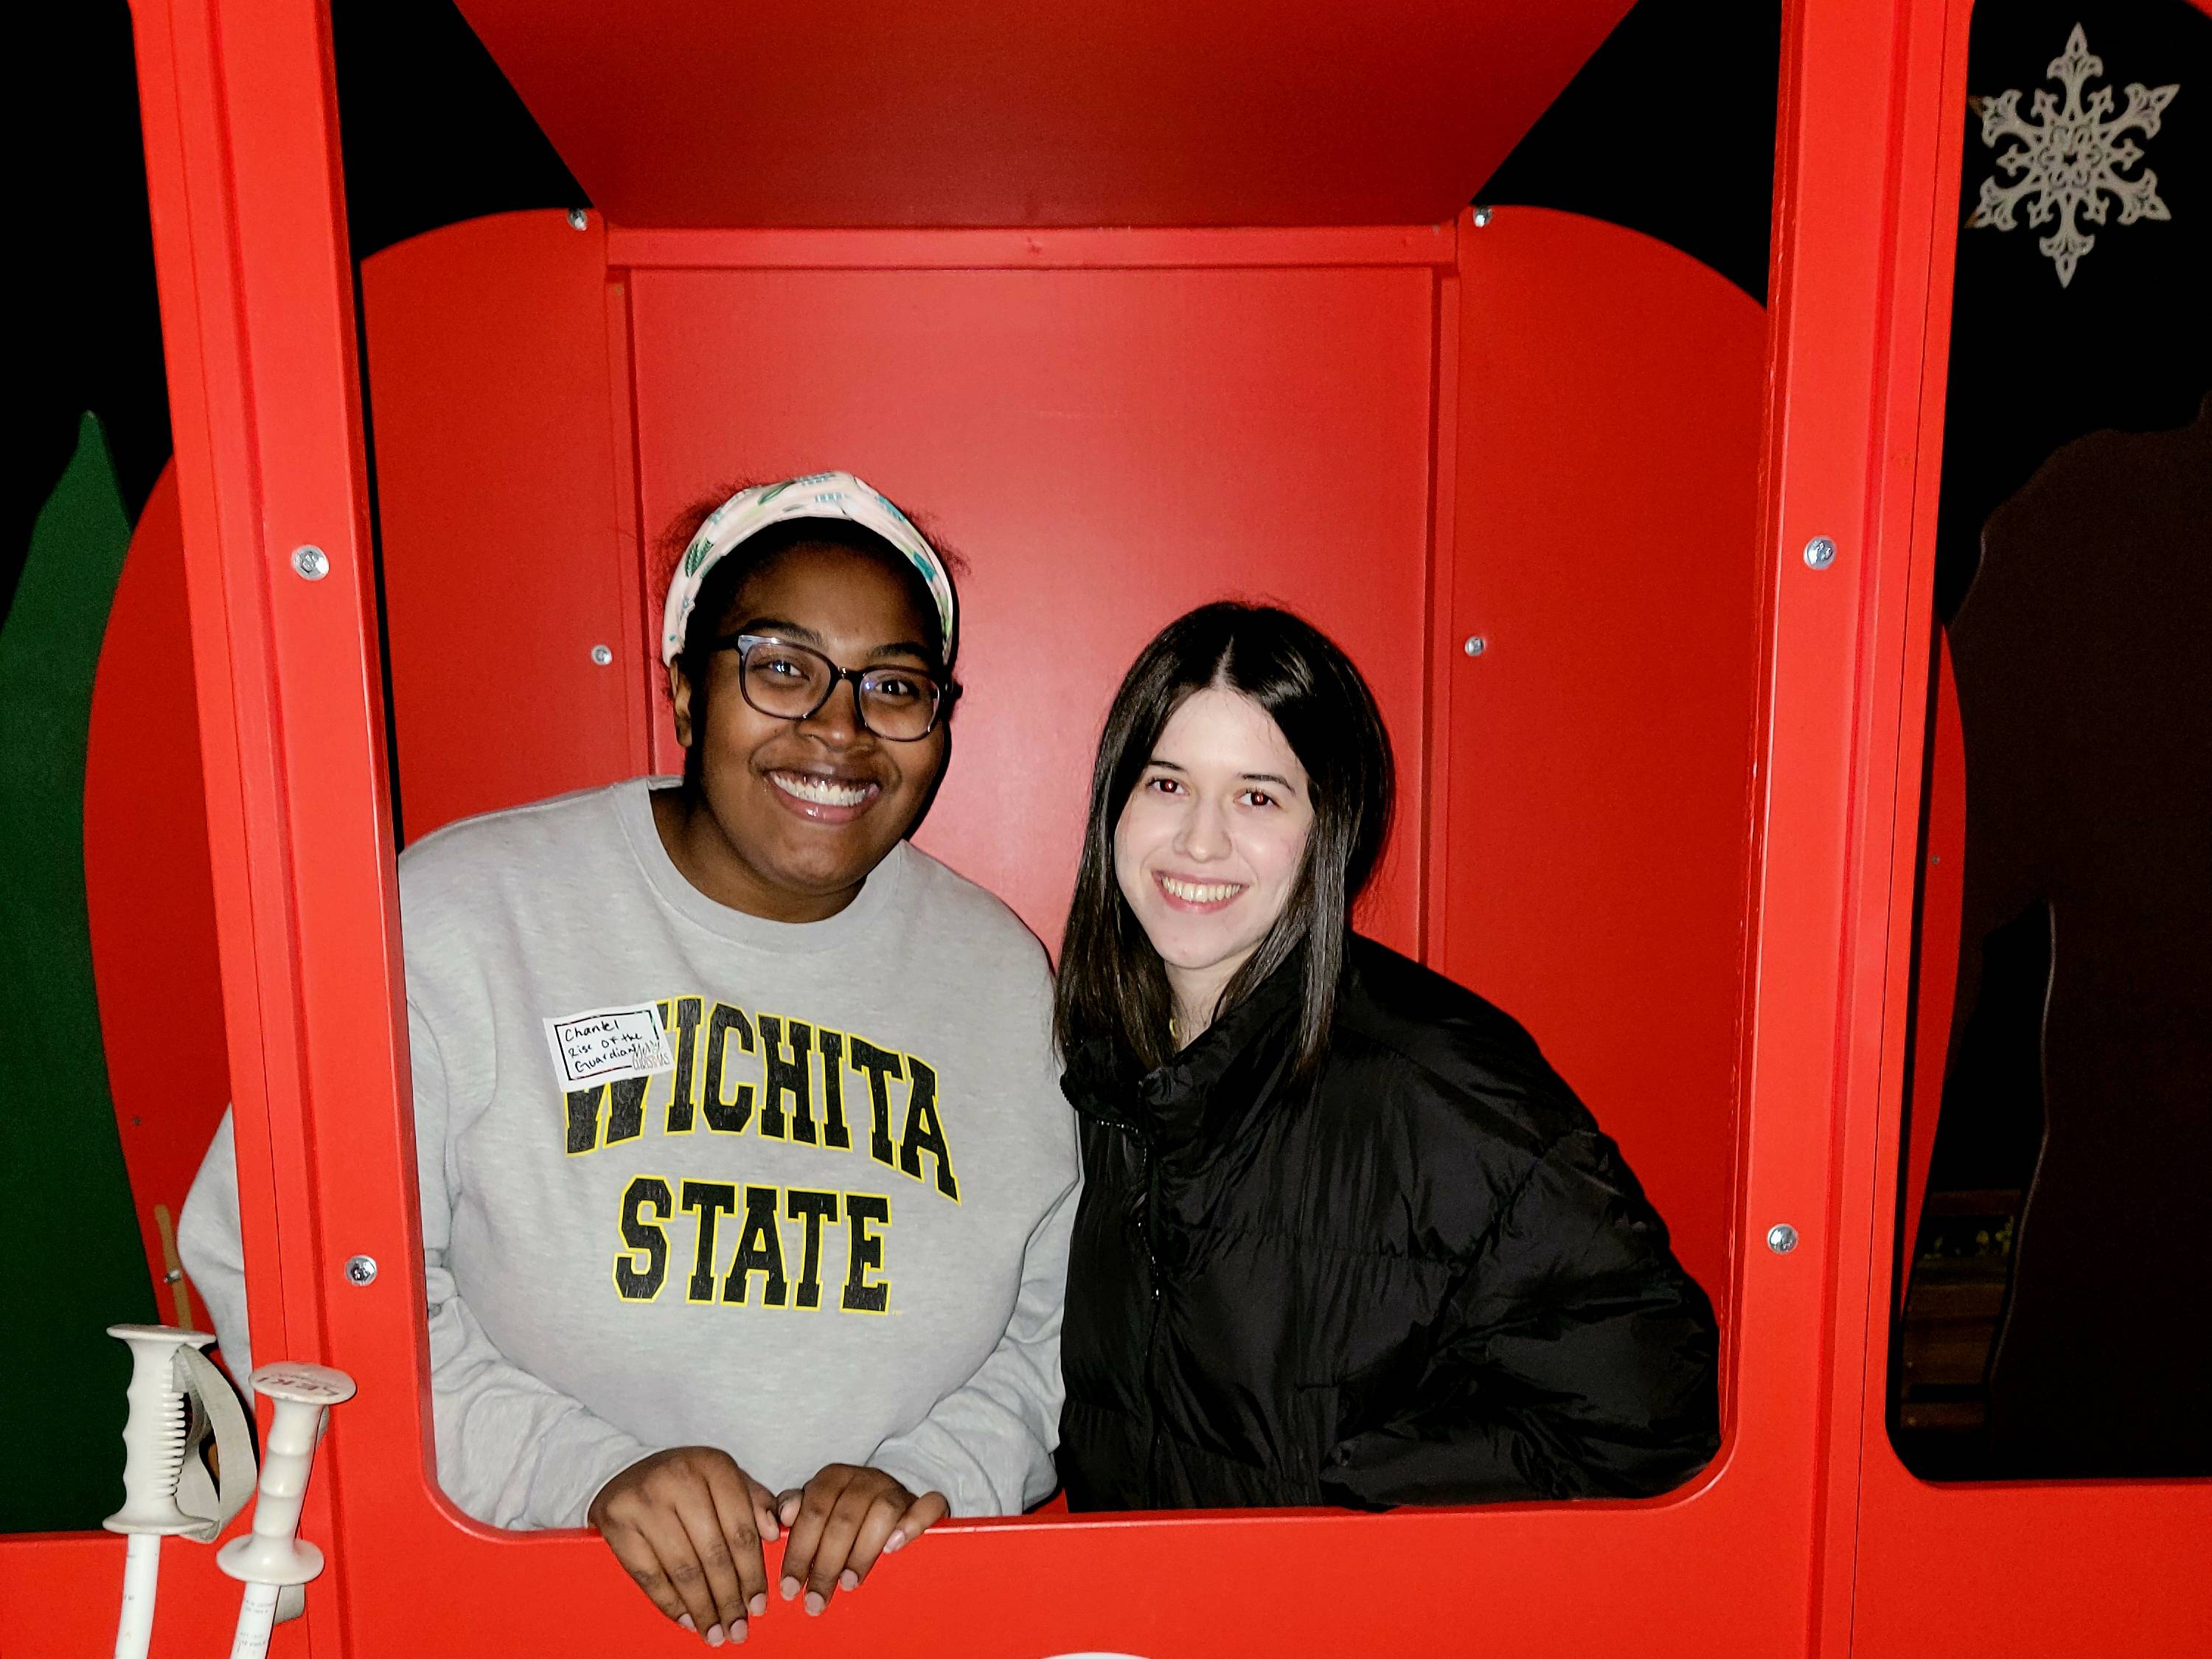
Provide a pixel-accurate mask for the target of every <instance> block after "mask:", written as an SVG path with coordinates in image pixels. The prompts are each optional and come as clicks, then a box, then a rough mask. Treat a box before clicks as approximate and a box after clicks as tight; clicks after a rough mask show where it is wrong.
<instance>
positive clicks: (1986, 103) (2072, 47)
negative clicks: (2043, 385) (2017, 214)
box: [1966, 23, 2181, 288]
mask: <svg viewBox="0 0 2212 1659" xmlns="http://www.w3.org/2000/svg"><path fill="white" fill-rule="evenodd" d="M2104 72H2105V60H2104V59H2103V58H2099V57H2097V56H2095V55H2094V54H2093V53H2092V52H2090V50H2089V42H2088V39H2087V36H2085V35H2084V34H2083V33H2082V32H2081V25H2080V24H2079V23H2076V24H2075V26H2074V32H2073V33H2071V34H2069V35H2068V36H2067V37H2066V51H2065V52H2064V54H2063V56H2061V57H2057V58H2052V59H2051V66H2050V67H2049V68H2048V69H2046V70H2044V75H2045V77H2046V78H2048V79H2050V80H2053V81H2057V82H2059V83H2061V84H2062V85H2063V86H2064V87H2065V88H2066V102H2065V105H2064V106H2063V107H2062V106H2060V104H2059V102H2058V100H2057V99H2056V98H2054V97H2052V96H2051V94H2050V93H2048V92H2043V91H2039V92H2037V94H2035V116H2036V118H2035V120H2034V121H2032V122H2031V121H2024V120H2022V119H2021V114H2020V93H2019V92H2018V91H2017V90H2013V91H2008V92H2004V93H2000V94H1998V95H1997V96H1996V97H1995V98H1988V99H1983V100H1978V107H1979V109H1980V111H1981V117H1982V142H1983V143H1984V144H1987V145H1988V146H1989V147H1990V149H1996V146H1997V144H1998V143H1999V142H2000V141H2001V140H2003V139H2006V138H2017V139H2019V140H2020V141H2021V143H2019V144H2016V145H2015V146H2014V147H2013V148H2012V149H2008V150H2006V151H2004V152H2003V153H2002V154H2001V155H1998V157H1997V158H1996V169H1997V172H1998V173H2009V174H2014V175H2016V179H2015V182H2014V183H2012V184H2008V185H2000V184H1999V183H1998V182H1997V180H1996V173H1992V174H1991V175H1990V177H1988V178H1986V179H1983V180H1982V197H1981V201H1980V203H1979V204H1978V205H1977V206H1976V207H1975V209H1974V210H1973V213H1972V215H1971V216H1969V217H1968V218H1967V220H1966V227H1967V228H1968V229H1970V230H1980V229H1983V228H1996V229H1997V230H2010V229H2011V228H2013V226H2014V223H2015V221H2014V218H2013V209H2014V208H2015V207H2016V206H2017V205H2019V204H2020V203H2021V200H2022V199H2023V198H2026V199H2027V222H2028V223H2029V224H2030V225H2031V226H2033V225H2045V224H2049V223H2050V222H2051V220H2052V219H2053V218H2054V217H2056V218H2057V221H2058V227H2057V229H2055V230H2053V231H2052V232H2051V234H2050V235H2048V236H2045V237H2044V238H2043V239H2042V240H2039V242H2037V243H2036V246H2038V247H2039V248H2040V249H2042V250H2043V252H2044V253H2045V255H2046V256H2047V257H2048V258H2050V260H2051V263H2052V264H2055V265H2056V266H2057V268H2058V285H2059V286H2060V287H2061V288H2064V287H2066V286H2067V285H2068V284H2069V283H2072V282H2073V280H2074V267H2075V265H2076V264H2079V263H2080V261H2081V256H2082V255H2083V254H2085V253H2087V252H2088V251H2089V250H2090V249H2091V248H2093V247H2094V246H2096V245H2097V239H2096V238H2095V237H2094V236H2093V235H2090V234H2088V233H2087V231H2084V230H2083V229H2082V228H2081V224H2080V222H2078V220H2077V219H2076V217H2075V216H2076V214H2079V215H2080V216H2081V218H2082V219H2087V221H2088V222H2090V223H2091V224H2093V225H2101V224H2103V223H2104V222H2105V214H2106V206H2107V204H2106V195H2107V193H2109V194H2110V195H2112V196H2113V197H2118V201H2119V204H2120V222H2121V223H2122V224H2124V225H2131V224H2133V223H2135V222H2136V220H2138V219H2171V218H2172V214H2171V213H2169V212H2167V211H2166V204H2165V203H2164V202H2162V201H2160V199H2159V194H2158V175H2157V174H2156V173H2153V172H2152V171H2151V170H2150V169H2149V168H2148V167H2145V168H2144V169H2143V170H2142V173H2139V174H2137V175H2136V177H2135V178H2132V179H2127V178H2123V177H2122V176H2121V172H2122V170H2123V169H2124V168H2126V167H2133V166H2134V165H2135V164H2136V162H2137V161H2142V157H2143V152H2142V147H2141V146H2140V145H2138V144H2137V143H2136V142H2135V141H2134V140H2133V139H2131V138H2128V137H2124V136H2123V135H2124V134H2125V133H2126V132H2127V131H2129V130H2130V128H2132V129H2134V130H2135V131H2138V132H2140V133H2142V136H2143V137H2145V138H2150V137H2154V136H2156V134H2157V132H2158V120H2159V112H2160V111H2161V110H2163V109H2164V108H2165V107H2166V106H2167V105H2168V104H2170V103H2172V101H2173V95H2174V94H2176V93H2177V92H2179V91H2180V90H2181V88H2180V85H2179V83H2178V82H2177V83H2176V84H2174V85H2172V86H2165V87H2146V86H2144V85H2143V83H2142V82H2140V81H2135V82H2130V83H2129V85H2128V106H2127V108H2126V109H2124V110H2123V111H2122V112H2120V113H2119V114H2118V116H2114V115H2113V114H2112V88H2111V87H2109V86H2105V87H2100V88H2097V90H2096V91H2094V92H2093V93H2091V94H2089V95H2088V97H2087V100H2084V99H2083V98H2082V95H2081V88H2082V86H2083V84H2084V83H2085V82H2087V81H2088V79H2089V78H2090V77H2091V76H2101V75H2102V74H2104Z"/></svg>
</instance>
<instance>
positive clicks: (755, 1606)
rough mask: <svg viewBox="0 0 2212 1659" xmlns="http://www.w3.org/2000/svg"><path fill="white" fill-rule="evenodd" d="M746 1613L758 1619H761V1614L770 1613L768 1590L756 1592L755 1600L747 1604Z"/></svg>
mask: <svg viewBox="0 0 2212 1659" xmlns="http://www.w3.org/2000/svg"><path fill="white" fill-rule="evenodd" d="M745 1611H746V1612H748V1613H751V1614H752V1616H753V1617H754V1618H756V1619H757V1618H759V1617H760V1616H761V1614H763V1613H766V1612H767V1611H768V1592H767V1591H766V1590H757V1591H755V1592H754V1594H753V1599H752V1600H751V1601H748V1602H746V1603H745Z"/></svg>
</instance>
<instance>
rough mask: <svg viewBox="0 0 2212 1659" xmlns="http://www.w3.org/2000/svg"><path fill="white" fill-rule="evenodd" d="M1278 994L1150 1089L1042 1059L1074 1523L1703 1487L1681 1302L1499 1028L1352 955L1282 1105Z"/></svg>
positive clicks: (1404, 966)
mask: <svg viewBox="0 0 2212 1659" xmlns="http://www.w3.org/2000/svg"><path fill="white" fill-rule="evenodd" d="M1299 972H1300V966H1299V963H1297V962H1296V961H1293V962H1292V963H1291V964H1289V965H1288V966H1287V967H1285V969H1283V970H1282V971H1281V972H1279V973H1278V974H1276V975H1273V977H1271V978H1270V979H1269V980H1268V981H1267V982H1266V983H1265V984H1263V985H1262V986H1261V987H1260V988H1259V989H1258V990H1257V991H1256V992H1255V993H1254V994H1253V995H1252V996H1251V997H1250V998H1249V999H1248V1000H1246V1001H1245V1002H1244V1003H1243V1004H1242V1005H1240V1006H1237V1007H1236V1008H1234V1009H1232V1010H1231V1011H1230V1012H1229V1013H1228V1014H1226V1015H1225V1016H1224V1017H1223V1018H1222V1019H1220V1020H1219V1021H1218V1022H1217V1023H1216V1024H1214V1026H1213V1027H1212V1029H1211V1030H1208V1031H1207V1032H1206V1034H1205V1035H1204V1036H1201V1037H1200V1039H1199V1040H1198V1041H1197V1042H1194V1043H1193V1044H1192V1045H1191V1046H1190V1047H1189V1048H1187V1049H1186V1050H1184V1051H1183V1052H1182V1054H1179V1055H1177V1056H1176V1058H1175V1059H1174V1060H1172V1061H1170V1063H1169V1064H1167V1065H1166V1066H1162V1067H1161V1068H1160V1069H1159V1070H1158V1071H1156V1072H1153V1073H1150V1074H1149V1075H1146V1076H1143V1077H1139V1076H1136V1075H1134V1072H1135V1066H1134V1065H1133V1063H1124V1064H1121V1065H1117V1064H1116V1063H1115V1060H1114V1057H1113V1056H1112V1055H1111V1054H1109V1053H1108V1052H1106V1051H1105V1050H1104V1049H1103V1047H1091V1046H1086V1048H1085V1049H1083V1050H1080V1051H1079V1052H1078V1053H1076V1054H1073V1055H1071V1056H1070V1057H1069V1066H1068V1069H1067V1073H1066V1076H1065V1078H1064V1079H1062V1082H1061V1087H1062V1089H1063V1090H1064V1091H1066V1095H1067V1097H1068V1098H1069V1100H1070V1101H1072V1102H1073V1103H1074V1105H1075V1107H1076V1109H1077V1110H1078V1112H1079V1114H1080V1115H1081V1120H1082V1139H1083V1165H1084V1176H1085V1188H1084V1193H1083V1199H1082V1206H1081V1209H1080V1211H1079V1213H1078V1215H1077V1218H1076V1223H1075V1238H1074V1245H1073V1256H1072V1258H1071V1260H1070V1261H1069V1266H1068V1285H1067V1318H1066V1327H1065V1330H1064V1333H1063V1338H1062V1346H1061V1355H1062V1364H1063V1365H1064V1367H1065V1370H1066V1378H1067V1403H1066V1408H1065V1410H1064V1411H1063V1413H1062V1415H1061V1419H1060V1437H1061V1443H1060V1473H1061V1475H1062V1478H1063V1479H1064V1480H1066V1486H1067V1492H1068V1498H1069V1501H1070V1502H1071V1504H1073V1507H1075V1508H1076V1509H1079V1510H1093V1509H1188V1508H1200V1507H1208V1506H1215V1505H1239V1506H1249V1507H1259V1508H1266V1507H1277V1506H1283V1505H1290V1504H1352V1505H1357V1506H1363V1507H1366V1506H1378V1505H1383V1504H1406V1503H1417V1504H1419V1503H1426V1504H1443V1503H1476V1502H1482V1501H1486V1500H1492V1499H1501V1498H1571V1497H1583V1496H1593V1495H1611V1496H1632V1495H1639V1494H1644V1493H1649V1492H1663V1491H1665V1490H1666V1489H1668V1487H1670V1486H1675V1485H1678V1484H1679V1483H1680V1482H1681V1481H1683V1480H1686V1479H1687V1478H1688V1477H1689V1476H1690V1475H1691V1474H1694V1473H1695V1472H1696V1471H1697V1470H1698V1469H1699V1468H1702V1467H1703V1466H1704V1465H1705V1462H1706V1461H1707V1460H1708V1459H1710V1458H1711V1456H1712V1455H1713V1451H1714V1449H1715V1448H1716V1447H1717V1445H1718V1444H1719V1440H1720V1436H1719V1428H1718V1409H1717V1398H1716V1388H1715V1350H1716V1341H1715V1334H1714V1326H1713V1315H1712V1309H1711V1304H1709V1303H1708V1302H1707V1301H1706V1299H1705V1295H1704V1293H1703V1292H1702V1291H1699V1288H1698V1287H1697V1285H1695V1284H1694V1283H1692V1281H1691V1279H1689V1277H1688V1276H1687V1275H1686V1274H1685V1273H1683V1271H1682V1269H1681V1267H1680V1265H1678V1264H1677V1263H1676V1261H1675V1260H1674V1255H1673V1253H1672V1252H1671V1251H1670V1250H1669V1249H1668V1246H1667V1230H1666V1227H1665V1226H1664V1225H1663V1224H1662V1222H1661V1221H1660V1219H1659V1218H1658V1216H1657V1215H1656V1214H1655V1213H1654V1212H1653V1211H1652V1208H1651V1206H1650V1204H1649V1203H1648V1202H1647V1201H1646V1200H1645V1199H1644V1193H1643V1189H1642V1188H1640V1187H1638V1185H1637V1182H1636V1177H1635V1176H1632V1174H1630V1173H1629V1170H1628V1166H1627V1165H1626V1164H1625V1163H1623V1162H1622V1160H1621V1158H1620V1152H1618V1151H1617V1150H1616V1149H1615V1147H1614V1146H1613V1143H1612V1142H1611V1141H1610V1140H1608V1139H1606V1138H1605V1136H1604V1135H1602V1134H1601V1133H1599V1132H1598V1128H1597V1126H1596V1124H1595V1122H1593V1121H1591V1118H1590V1115H1589V1113H1588V1112H1587V1111H1585V1110H1584V1109H1583V1107H1582V1105H1581V1103H1579V1102H1578V1101H1577V1100H1576V1099H1575V1097H1574V1096H1573V1094H1572V1093H1571V1092H1570V1091H1569V1090H1568V1088H1567V1086H1566V1085H1565V1083H1564V1082H1562V1081H1561V1080H1560V1079H1559V1076H1558V1074H1557V1073H1554V1072H1553V1070H1552V1069H1551V1067H1550V1066H1547V1064H1545V1062H1544V1059H1543V1056H1542V1055H1541V1054H1539V1053H1538V1052H1537V1049H1536V1045H1535V1043H1534V1042H1532V1041H1531V1040H1530V1038H1529V1036H1528V1033H1527V1032H1525V1031H1523V1030H1522V1029H1521V1028H1520V1026H1518V1025H1517V1024H1515V1023H1514V1022H1513V1021H1512V1020H1511V1019H1510V1018H1507V1017H1506V1016H1505V1015H1504V1014H1503V1013H1501V1012H1498V1010H1497V1009H1495V1008H1493V1007H1492V1006H1490V1005H1489V1004H1488V1003H1486V1002H1485V1001H1483V1000H1481V999H1480V997H1477V996H1474V995H1473V994H1470V993H1468V992H1467V991H1464V990H1462V989H1461V988H1460V987H1457V986H1455V985H1454V984H1452V983H1451V982H1450V981H1448V980H1446V979H1443V978H1442V977H1441V976H1439V975H1436V974H1433V973H1431V972H1430V971H1429V970H1428V969H1425V968H1422V967H1420V966H1419V965H1418V964H1416V963H1412V962H1409V961H1407V959H1406V958H1404V957H1401V956H1398V955H1397V954H1395V952H1393V951H1388V950H1385V949H1384V948H1383V947H1382V946H1381V945H1375V944H1373V943H1371V942H1370V941H1367V940H1364V939H1355V940H1353V941H1352V949H1351V959H1350V963H1349V966H1348V968H1347V970H1346V978H1345V982H1344V987H1343V990H1342V994H1341V995H1340V999H1339V1003H1338V1014H1337V1021H1336V1026H1335V1030H1334V1040H1333V1042H1332V1043H1331V1045H1330V1051H1329V1054H1328V1058H1327V1060H1325V1062H1324V1063H1323V1066H1322V1070H1321V1072H1320V1073H1319V1075H1318V1077H1317V1078H1316V1079H1314V1080H1312V1081H1310V1082H1308V1083H1304V1084H1299V1083H1295V1082H1293V1081H1291V1079H1290V1078H1289V1075H1288V1073H1289V1061H1290V1056H1291V1042H1292V1041H1293V1037H1294V1034H1295V1030H1296V1020H1297V995H1298V989H1299V985H1298V974H1299Z"/></svg>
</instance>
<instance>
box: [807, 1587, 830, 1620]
mask: <svg viewBox="0 0 2212 1659" xmlns="http://www.w3.org/2000/svg"><path fill="white" fill-rule="evenodd" d="M828 1606H829V1603H828V1602H827V1601H823V1599H822V1592H821V1591H819V1590H809V1591H807V1592H806V1616H807V1617H808V1618H809V1619H812V1618H816V1617H817V1616H818V1615H819V1614H820V1613H821V1612H822V1609H823V1608H824V1607H828Z"/></svg>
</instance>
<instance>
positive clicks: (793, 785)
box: [769, 772, 869, 806]
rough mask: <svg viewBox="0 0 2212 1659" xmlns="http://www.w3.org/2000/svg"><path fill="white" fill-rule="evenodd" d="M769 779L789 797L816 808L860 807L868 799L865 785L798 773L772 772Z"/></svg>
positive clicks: (867, 787)
mask: <svg viewBox="0 0 2212 1659" xmlns="http://www.w3.org/2000/svg"><path fill="white" fill-rule="evenodd" d="M769 781H771V782H773V783H774V784H775V787H777V788H779V789H781V790H782V791H783V793H785V794H787V795H796V796H797V797H798V798H799V799H801V800H803V801H808V802H811V803H812V804H813V805H816V806H858V805H860V803H861V802H862V801H864V800H866V799H867V798H868V789H869V786H868V785H866V784H865V783H832V782H831V781H829V779H827V778H810V777H806V776H805V775H802V774H800V773H797V772H771V773H769Z"/></svg>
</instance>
